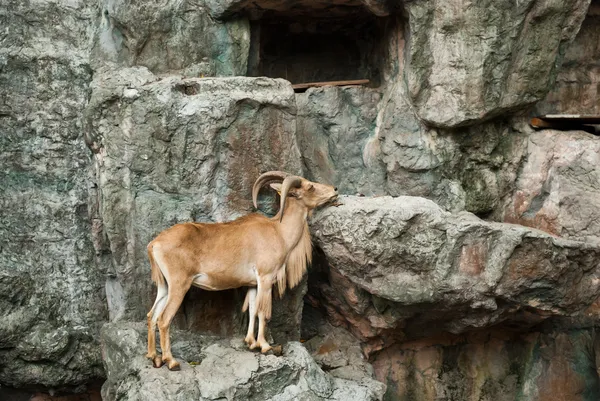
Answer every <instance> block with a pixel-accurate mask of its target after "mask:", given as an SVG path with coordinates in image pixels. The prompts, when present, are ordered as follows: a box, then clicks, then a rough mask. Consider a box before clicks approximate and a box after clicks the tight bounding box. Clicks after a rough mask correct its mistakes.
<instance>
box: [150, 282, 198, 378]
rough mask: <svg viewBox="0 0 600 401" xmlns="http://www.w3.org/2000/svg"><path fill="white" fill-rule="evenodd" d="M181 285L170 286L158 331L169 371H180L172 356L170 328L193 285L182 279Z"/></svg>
mask: <svg viewBox="0 0 600 401" xmlns="http://www.w3.org/2000/svg"><path fill="white" fill-rule="evenodd" d="M180 283H181V284H180V285H178V286H174V285H171V286H169V295H168V297H167V302H166V306H165V308H164V310H163V313H162V314H161V315H160V316H159V317H158V330H159V332H160V347H161V348H162V352H163V355H162V361H163V362H164V363H166V364H167V366H168V368H169V370H179V369H180V366H179V362H177V361H176V360H175V358H173V355H172V354H171V338H170V337H169V327H170V326H171V322H172V321H173V318H174V317H175V313H177V310H178V309H179V307H180V306H181V302H182V301H183V297H184V296H185V294H186V292H187V291H188V290H189V289H190V287H191V285H192V279H191V278H190V279H187V278H185V277H182V278H181V281H180Z"/></svg>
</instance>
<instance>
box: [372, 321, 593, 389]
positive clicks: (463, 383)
mask: <svg viewBox="0 0 600 401" xmlns="http://www.w3.org/2000/svg"><path fill="white" fill-rule="evenodd" d="M599 357H600V341H599V339H598V336H597V334H596V332H595V331H593V330H580V329H573V330H566V331H565V330H548V331H534V332H531V333H528V334H518V333H514V332H512V333H511V332H509V331H508V332H507V331H505V332H503V331H499V330H495V331H492V332H481V333H472V334H468V335H465V336H460V337H455V336H440V337H437V338H431V339H428V340H424V341H414V342H408V343H405V344H402V345H398V346H394V347H392V348H390V349H386V350H385V351H382V352H381V353H380V354H378V355H377V357H376V358H375V361H374V363H373V365H374V367H375V370H376V372H377V377H378V378H379V379H380V380H382V381H384V382H386V383H387V385H388V389H387V393H386V399H394V400H401V401H404V400H407V401H408V400H419V401H433V400H453V401H454V400H456V401H458V400H468V399H479V400H498V401H512V400H516V399H519V400H526V401H538V400H539V401H542V400H548V401H558V400H573V401H587V400H590V401H591V400H597V399H598V398H599V397H600V382H599V380H598V374H597V366H598V363H599V362H600V360H599Z"/></svg>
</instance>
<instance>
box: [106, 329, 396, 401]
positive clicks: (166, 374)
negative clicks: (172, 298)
mask: <svg viewBox="0 0 600 401" xmlns="http://www.w3.org/2000/svg"><path fill="white" fill-rule="evenodd" d="M145 333H146V330H145V328H144V327H143V325H135V324H127V323H120V324H109V325H106V326H105V327H104V328H103V329H102V352H103V355H104V361H105V367H106V372H107V380H106V383H105V384H104V386H103V388H102V398H103V399H104V400H107V401H111V400H119V399H126V400H131V401H134V400H140V401H142V400H148V399H153V400H157V401H158V400H173V399H181V400H187V399H201V400H224V399H225V400H241V399H244V400H270V401H286V400H290V401H291V400H299V399H302V400H315V401H316V400H338V401H346V400H350V399H351V400H356V401H363V400H364V401H371V400H373V401H375V400H381V399H382V397H383V394H384V392H385V385H383V384H382V383H380V382H378V381H376V380H374V379H372V378H370V377H369V376H367V375H365V376H364V377H362V378H361V379H360V380H358V381H357V380H346V379H343V378H339V377H333V376H330V375H329V374H327V373H325V372H323V370H322V369H321V368H319V366H318V365H317V364H316V363H315V361H314V360H313V359H312V357H311V356H310V354H309V353H308V351H307V350H306V349H305V348H304V347H303V346H302V344H300V343H299V342H290V343H288V344H287V345H286V346H285V348H284V350H283V356H281V357H276V356H274V355H266V356H265V355H262V354H257V353H253V352H251V351H248V350H247V348H246V345H245V344H244V343H243V341H242V339H241V337H240V338H236V339H230V340H219V339H218V338H211V337H207V336H201V335H197V334H191V333H189V332H180V331H177V330H175V331H174V332H173V333H172V338H173V340H172V341H173V343H172V347H173V353H174V355H175V357H178V358H182V359H183V360H184V362H183V363H182V364H181V371H179V372H171V371H169V370H168V369H167V368H166V367H162V368H160V369H155V368H153V367H152V365H151V363H150V361H148V360H147V359H146V358H145V357H144V352H145Z"/></svg>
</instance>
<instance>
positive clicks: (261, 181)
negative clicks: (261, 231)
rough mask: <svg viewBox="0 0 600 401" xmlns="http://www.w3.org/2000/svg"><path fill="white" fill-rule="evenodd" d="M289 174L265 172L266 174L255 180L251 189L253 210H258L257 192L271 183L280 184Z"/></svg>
mask: <svg viewBox="0 0 600 401" xmlns="http://www.w3.org/2000/svg"><path fill="white" fill-rule="evenodd" d="M288 175H289V174H288V173H285V172H283V171H267V172H266V173H262V174H261V175H260V177H258V178H257V179H256V181H255V182H254V186H253V187H252V202H253V203H254V208H255V209H258V191H260V189H261V188H262V187H263V186H265V185H267V184H269V183H271V182H281V181H283V180H285V177H287V176H288Z"/></svg>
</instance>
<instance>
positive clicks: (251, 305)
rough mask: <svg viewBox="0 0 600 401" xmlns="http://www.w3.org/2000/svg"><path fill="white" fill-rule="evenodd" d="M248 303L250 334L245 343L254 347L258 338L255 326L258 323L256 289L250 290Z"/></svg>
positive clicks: (247, 335) (247, 295)
mask: <svg viewBox="0 0 600 401" xmlns="http://www.w3.org/2000/svg"><path fill="white" fill-rule="evenodd" d="M246 297H247V302H248V317H249V319H250V320H249V322H248V333H247V334H246V338H245V339H244V341H245V342H246V344H248V345H252V344H255V343H256V338H255V337H254V324H255V323H256V288H249V289H248V293H247V294H246Z"/></svg>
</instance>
